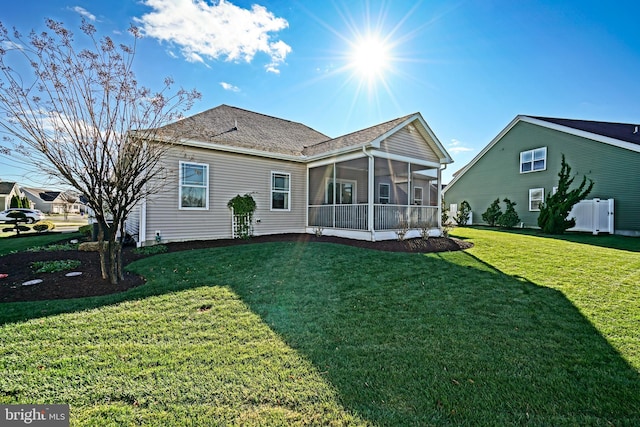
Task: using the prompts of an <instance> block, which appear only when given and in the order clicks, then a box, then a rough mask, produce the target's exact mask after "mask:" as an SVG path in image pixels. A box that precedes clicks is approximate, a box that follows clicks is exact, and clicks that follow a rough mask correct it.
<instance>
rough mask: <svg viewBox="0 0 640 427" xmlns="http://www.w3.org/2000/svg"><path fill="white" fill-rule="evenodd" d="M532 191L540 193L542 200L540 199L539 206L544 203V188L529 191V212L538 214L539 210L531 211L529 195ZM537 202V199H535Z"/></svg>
mask: <svg viewBox="0 0 640 427" xmlns="http://www.w3.org/2000/svg"><path fill="white" fill-rule="evenodd" d="M534 191H540V192H541V193H542V198H541V199H540V204H542V203H544V188H530V189H529V212H540V209H539V208H538V209H531V202H532V199H531V193H532V192H534ZM536 200H537V199H536Z"/></svg>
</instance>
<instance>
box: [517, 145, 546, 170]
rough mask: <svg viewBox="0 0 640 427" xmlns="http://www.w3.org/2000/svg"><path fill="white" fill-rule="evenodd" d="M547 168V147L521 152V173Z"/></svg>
mask: <svg viewBox="0 0 640 427" xmlns="http://www.w3.org/2000/svg"><path fill="white" fill-rule="evenodd" d="M545 169H547V147H542V148H536V149H535V150H528V151H523V152H521V153H520V173H528V172H537V171H543V170H545Z"/></svg>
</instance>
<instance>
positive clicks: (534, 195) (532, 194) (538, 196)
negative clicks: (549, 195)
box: [529, 188, 544, 211]
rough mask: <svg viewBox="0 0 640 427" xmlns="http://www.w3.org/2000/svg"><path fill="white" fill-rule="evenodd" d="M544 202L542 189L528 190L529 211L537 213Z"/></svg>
mask: <svg viewBox="0 0 640 427" xmlns="http://www.w3.org/2000/svg"><path fill="white" fill-rule="evenodd" d="M543 202H544V188H531V189H530V190H529V210H530V211H539V210H540V205H541V204H542V203H543Z"/></svg>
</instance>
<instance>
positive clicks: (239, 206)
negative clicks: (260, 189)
mask: <svg viewBox="0 0 640 427" xmlns="http://www.w3.org/2000/svg"><path fill="white" fill-rule="evenodd" d="M227 207H228V208H229V209H232V210H233V215H234V217H235V218H234V220H235V221H236V226H237V230H236V235H237V236H238V237H240V238H242V239H248V238H250V237H251V234H252V229H253V227H252V223H253V213H254V212H255V211H256V207H257V206H256V201H255V200H253V197H252V196H251V194H249V193H247V194H245V195H244V196H241V195H239V194H238V195H237V196H235V197H234V198H233V199H231V200H229V202H228V203H227ZM234 237H236V236H234Z"/></svg>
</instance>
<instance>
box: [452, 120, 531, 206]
mask: <svg viewBox="0 0 640 427" xmlns="http://www.w3.org/2000/svg"><path fill="white" fill-rule="evenodd" d="M523 117H524V116H516V117H515V118H514V119H513V120H511V122H510V123H509V124H508V125H507V126H506V127H505V128H504V129H502V131H501V132H500V133H499V134H498V135H497V136H496V137H495V138H493V139H492V140H491V142H490V143H489V144H487V146H486V147H484V148H483V149H482V151H480V152H479V153H478V154H477V155H476V156H475V157H474V158H473V159H471V161H470V162H469V163H467V164H466V165H465V166H464V167H463V168H462V169H461V170H460V172H458V174H457V175H456V176H454V177H453V179H452V180H451V182H450V183H449V184H447V186H446V187H445V188H444V190H442V192H443V193H446V192H447V190H448V189H449V188H451V186H452V185H453V184H455V183H456V181H458V180H459V179H460V178H461V177H462V175H464V174H465V173H466V172H467V171H468V170H469V169H471V167H473V165H475V164H476V163H477V162H478V160H480V159H481V158H482V156H484V155H485V153H486V152H487V151H489V150H490V149H491V148H492V147H493V146H494V145H496V144H497V143H498V141H500V140H501V139H502V137H504V136H505V135H506V134H507V132H509V131H510V130H511V128H513V127H514V126H515V125H516V123H518V122H519V121H520V120H521V119H522V118H523Z"/></svg>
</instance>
